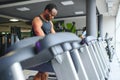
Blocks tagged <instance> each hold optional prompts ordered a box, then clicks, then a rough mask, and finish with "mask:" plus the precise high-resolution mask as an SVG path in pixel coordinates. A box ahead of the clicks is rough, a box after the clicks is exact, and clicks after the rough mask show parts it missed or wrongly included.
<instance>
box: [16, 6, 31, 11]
mask: <svg viewBox="0 0 120 80" xmlns="http://www.w3.org/2000/svg"><path fill="white" fill-rule="evenodd" d="M17 10H18V11H29V10H30V9H29V8H27V7H21V8H17Z"/></svg>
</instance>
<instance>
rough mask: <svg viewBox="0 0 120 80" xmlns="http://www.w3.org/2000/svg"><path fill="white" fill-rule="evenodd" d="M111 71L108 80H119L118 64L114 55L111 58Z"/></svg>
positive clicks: (119, 69)
mask: <svg viewBox="0 0 120 80" xmlns="http://www.w3.org/2000/svg"><path fill="white" fill-rule="evenodd" d="M110 66H111V71H110V74H109V79H108V80H120V62H119V59H118V57H117V55H116V54H115V55H114V57H113V61H112V62H111V63H110Z"/></svg>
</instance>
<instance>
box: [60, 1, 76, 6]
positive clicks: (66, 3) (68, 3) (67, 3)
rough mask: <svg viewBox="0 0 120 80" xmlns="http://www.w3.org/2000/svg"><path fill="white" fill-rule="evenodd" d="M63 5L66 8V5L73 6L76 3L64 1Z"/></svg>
mask: <svg viewBox="0 0 120 80" xmlns="http://www.w3.org/2000/svg"><path fill="white" fill-rule="evenodd" d="M61 4H62V5H64V6H66V5H73V4H74V2H73V1H62V2H61Z"/></svg>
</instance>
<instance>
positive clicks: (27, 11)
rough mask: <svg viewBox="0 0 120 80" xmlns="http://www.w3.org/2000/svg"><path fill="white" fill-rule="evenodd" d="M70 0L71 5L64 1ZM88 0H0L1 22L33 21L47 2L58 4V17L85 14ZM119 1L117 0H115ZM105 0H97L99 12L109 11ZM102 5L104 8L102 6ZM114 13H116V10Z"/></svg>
mask: <svg viewBox="0 0 120 80" xmlns="http://www.w3.org/2000/svg"><path fill="white" fill-rule="evenodd" d="M64 1H69V2H71V1H72V3H71V4H70V5H63V4H62V2H64ZM85 1H86V0H0V23H8V22H9V19H11V18H17V19H19V20H21V21H31V20H32V19H33V17H34V16H36V15H39V14H40V13H41V12H42V11H43V9H44V7H45V5H46V4H48V3H55V4H56V5H57V6H58V15H57V17H56V19H58V18H67V17H76V16H85V14H86V2H85ZM113 1H117V0H113ZM118 1H119V0H118ZM106 4H107V3H106V1H105V0H96V9H97V13H99V12H100V13H104V12H107V11H108V9H107V7H106V6H107V5H106ZM101 7H102V8H101ZM113 12H114V15H116V13H115V11H113Z"/></svg>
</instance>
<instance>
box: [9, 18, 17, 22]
mask: <svg viewBox="0 0 120 80" xmlns="http://www.w3.org/2000/svg"><path fill="white" fill-rule="evenodd" d="M9 21H12V22H17V21H19V20H18V19H14V18H13V19H10V20H9Z"/></svg>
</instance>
